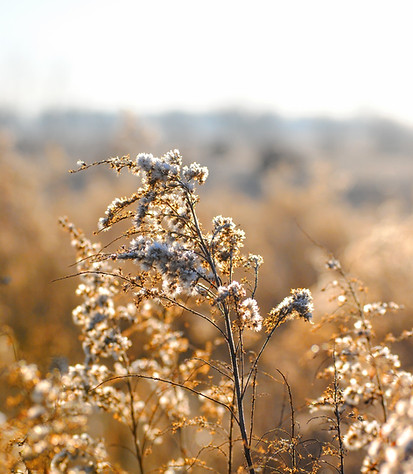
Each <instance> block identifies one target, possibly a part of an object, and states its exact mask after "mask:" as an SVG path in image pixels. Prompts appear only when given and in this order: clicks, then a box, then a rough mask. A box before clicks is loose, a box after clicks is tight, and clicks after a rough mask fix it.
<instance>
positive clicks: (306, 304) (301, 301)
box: [265, 288, 314, 331]
mask: <svg viewBox="0 0 413 474" xmlns="http://www.w3.org/2000/svg"><path fill="white" fill-rule="evenodd" d="M313 311H314V306H313V297H312V296H311V292H310V290H308V289H306V288H298V289H295V290H291V295H290V296H287V297H286V298H284V299H283V301H281V303H280V304H279V305H278V306H277V307H276V308H273V309H272V310H271V312H270V314H269V317H268V318H267V319H266V320H265V326H266V327H267V330H268V331H270V330H272V329H273V328H274V327H275V326H277V325H278V324H280V323H282V322H284V321H286V320H287V319H293V318H297V317H298V318H302V319H304V320H305V321H310V320H311V318H312V315H313Z"/></svg>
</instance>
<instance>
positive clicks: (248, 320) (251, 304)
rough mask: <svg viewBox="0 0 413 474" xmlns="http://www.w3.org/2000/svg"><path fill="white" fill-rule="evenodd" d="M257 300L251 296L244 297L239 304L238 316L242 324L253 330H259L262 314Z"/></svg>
mask: <svg viewBox="0 0 413 474" xmlns="http://www.w3.org/2000/svg"><path fill="white" fill-rule="evenodd" d="M259 311H260V310H259V308H258V304H257V302H256V301H255V300H254V299H252V298H247V299H245V300H244V301H243V302H242V303H241V304H240V306H239V316H240V319H241V322H242V324H243V325H245V326H246V327H247V328H249V329H253V330H254V331H261V328H262V316H261V315H260V312H259Z"/></svg>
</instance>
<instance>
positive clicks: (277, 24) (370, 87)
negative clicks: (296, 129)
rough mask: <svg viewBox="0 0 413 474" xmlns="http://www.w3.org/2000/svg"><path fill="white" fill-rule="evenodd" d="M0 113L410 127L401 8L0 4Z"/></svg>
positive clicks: (328, 0)
mask: <svg viewBox="0 0 413 474" xmlns="http://www.w3.org/2000/svg"><path fill="white" fill-rule="evenodd" d="M0 6H1V11H0V106H7V107H11V108H16V109H18V110H20V111H28V112H38V111H41V110H43V109H44V108H47V107H71V108H92V109H98V110H114V111H117V110H120V109H122V110H125V109H127V110H131V111H134V112H136V113H138V114H139V113H148V112H149V113H151V112H160V111H165V110H170V109H174V110H176V109H183V110H187V111H205V110H212V109H223V108H246V109H250V110H258V111H274V112H278V113H281V114H286V115H288V116H302V115H320V114H323V115H330V116H334V117H346V116H351V115H354V114H360V113H377V114H380V115H384V116H388V117H391V118H395V119H397V120H401V121H408V122H409V123H410V124H413V98H412V97H413V96H412V90H413V61H412V56H413V53H412V51H413V0H405V1H401V0H389V1H387V0H374V1H371V0H341V1H337V0H267V1H264V0H253V1H243V0H235V1H233V0H208V1H205V2H204V1H200V0H143V1H141V0H116V1H115V0H111V1H109V0H0Z"/></svg>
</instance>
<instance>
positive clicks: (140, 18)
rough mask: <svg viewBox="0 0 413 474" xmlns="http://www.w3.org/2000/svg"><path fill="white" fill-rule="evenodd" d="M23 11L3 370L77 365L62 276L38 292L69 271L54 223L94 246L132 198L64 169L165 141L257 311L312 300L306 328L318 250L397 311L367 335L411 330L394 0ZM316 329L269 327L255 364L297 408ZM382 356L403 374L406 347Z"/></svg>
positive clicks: (408, 170)
mask: <svg viewBox="0 0 413 474" xmlns="http://www.w3.org/2000/svg"><path fill="white" fill-rule="evenodd" d="M21 3H22V5H20V7H17V6H16V5H13V6H10V5H4V4H3V6H2V7H3V10H4V11H5V13H6V14H5V15H2V19H1V20H0V22H5V21H6V20H7V19H9V20H10V21H9V23H10V24H11V25H13V24H14V25H18V24H20V26H21V27H22V29H23V30H24V31H25V33H24V34H21V35H20V36H19V35H18V34H17V33H15V32H11V30H10V26H9V27H8V29H7V28H6V29H5V28H2V29H1V31H2V33H0V34H1V41H2V44H3V45H5V46H6V45H7V48H5V49H3V53H1V55H0V65H1V68H2V71H3V72H4V73H2V79H1V80H0V92H1V101H0V177H1V179H0V229H1V231H0V325H1V326H2V327H3V332H4V334H13V336H12V337H13V339H14V345H15V348H16V350H17V352H18V355H19V357H21V358H24V359H27V360H28V361H33V362H36V363H38V364H39V366H40V367H41V368H42V369H43V370H48V369H50V368H52V367H62V366H64V365H65V364H67V363H75V362H76V361H80V360H81V359H82V354H81V347H80V343H79V341H78V334H77V330H76V327H75V326H74V325H73V323H72V321H71V310H72V309H73V308H74V307H75V306H76V305H77V304H78V300H77V298H76V296H75V294H74V291H75V288H76V285H77V282H76V280H75V279H67V280H63V281H57V282H52V281H53V280H55V279H59V278H60V277H64V276H66V275H68V274H70V273H71V272H72V271H73V269H72V267H71V265H72V264H73V263H74V252H73V250H72V249H71V247H70V244H69V239H68V237H67V236H66V235H65V234H64V233H63V232H62V231H61V230H60V229H59V228H58V225H57V220H58V217H59V216H61V215H68V216H69V219H70V220H72V221H73V222H75V223H76V224H77V225H78V226H80V227H81V228H82V229H83V230H84V231H85V232H86V234H87V235H92V233H93V232H94V231H95V230H96V228H97V221H98V219H99V218H100V217H101V216H102V215H103V214H104V211H105V209H106V206H107V204H108V203H110V202H111V201H112V200H113V198H115V197H120V196H123V195H128V194H130V193H131V192H133V190H134V189H135V186H136V183H135V182H134V181H133V179H132V178H131V177H130V176H126V175H125V176H123V175H122V176H120V177H116V176H114V175H113V173H110V172H106V171H105V170H102V169H100V168H99V169H97V168H96V169H92V170H89V171H88V172H86V173H80V174H76V175H71V174H69V173H68V170H69V169H71V168H75V167H76V162H77V161H78V160H82V161H85V162H87V163H90V162H92V161H95V160H100V159H105V158H107V157H109V156H116V155H119V156H121V155H125V154H130V155H131V156H134V155H136V154H137V153H139V152H150V153H153V154H163V153H165V152H167V151H168V150H170V149H174V148H178V149H179V150H180V151H181V153H182V155H183V157H184V160H185V161H186V162H193V161H197V162H199V163H201V164H203V165H206V166H208V168H209V171H210V177H209V179H208V181H207V183H206V185H205V186H204V187H203V189H202V190H201V191H200V195H201V203H200V205H199V212H200V215H201V218H202V220H203V222H204V223H205V227H207V225H208V224H207V223H208V221H210V219H211V218H212V217H213V216H214V215H217V214H223V215H228V216H232V217H233V218H234V220H235V222H237V223H238V224H239V225H240V226H241V227H242V228H243V229H245V231H246V234H247V249H248V250H249V251H251V252H254V253H259V254H261V255H262V256H263V257H264V265H263V267H262V270H261V274H260V286H259V291H258V296H257V299H258V301H259V304H260V307H261V310H262V313H266V312H268V311H269V310H270V309H271V308H272V307H273V306H275V305H276V304H278V303H279V301H280V300H281V299H282V298H284V296H286V295H287V294H288V293H289V291H290V288H295V287H309V288H311V289H312V291H313V292H314V296H315V308H316V310H315V315H314V319H315V321H318V320H319V319H320V318H321V317H322V316H323V315H324V313H325V312H326V311H327V310H328V309H329V303H328V301H327V298H326V296H325V294H324V293H323V292H322V291H321V289H322V288H323V286H324V285H325V283H326V274H325V260H326V256H327V255H328V253H329V252H331V253H334V255H335V256H336V257H337V258H339V259H340V260H341V262H342V264H343V266H344V268H346V269H347V270H348V272H349V273H350V274H351V275H354V276H357V277H358V278H360V279H361V280H362V281H364V282H365V283H366V285H367V286H368V288H369V292H368V295H367V298H368V300H369V301H377V300H383V301H395V302H396V303H398V304H401V305H404V309H403V311H401V312H400V313H398V314H397V315H396V316H387V317H386V318H383V321H382V322H380V325H379V333H381V334H386V333H388V332H389V331H391V332H393V333H394V334H398V333H400V332H401V331H402V330H403V329H411V321H412V317H413V296H412V291H411V285H412V281H413V217H412V209H413V188H412V181H413V126H412V124H413V106H412V103H411V92H410V86H411V79H412V71H411V65H409V64H408V57H409V56H408V55H406V52H407V51H408V46H409V44H411V42H410V43H409V39H410V37H411V36H412V33H411V31H409V30H408V29H407V27H406V21H407V20H406V19H407V18H409V15H408V13H409V6H408V5H407V3H405V2H396V3H394V4H392V5H393V6H391V7H390V6H389V5H390V3H388V5H385V4H387V2H383V3H382V4H381V5H377V4H376V2H365V4H364V2H363V6H359V4H358V3H357V2H349V3H348V4H347V6H346V7H342V8H340V9H339V8H338V7H336V9H334V7H332V6H331V2H321V1H317V2H314V3H313V2H310V3H313V6H312V7H309V6H308V5H307V2H291V3H292V4H294V5H292V6H290V7H283V6H282V2H274V5H272V6H269V4H270V3H272V2H258V3H257V5H256V6H255V7H254V8H252V7H246V6H245V5H241V6H239V5H238V3H237V2H228V4H226V5H225V6H222V7H221V6H219V5H218V3H217V2H215V3H214V2H212V4H210V5H209V6H208V7H204V9H203V11H200V10H199V9H200V8H201V7H195V6H193V5H192V3H193V2H180V1H178V2H173V3H174V7H172V6H171V5H169V6H168V3H169V2H161V5H160V6H158V7H157V8H158V10H157V9H156V8H155V7H154V6H147V7H145V6H143V2H137V6H136V5H135V6H133V2H125V4H124V5H122V6H121V7H117V8H116V9H114V7H113V6H112V5H111V2H101V3H100V2H99V4H98V2H94V1H87V2H84V4H83V5H82V3H83V2H73V4H72V6H69V2H62V4H64V7H58V6H56V5H54V4H53V2H48V1H45V0H43V1H41V2H38V3H37V6H36V7H34V3H33V4H32V3H31V2H29V1H25V2H21ZM154 3H157V2H154ZM16 4H17V2H16ZM285 8H286V9H285ZM294 9H296V11H294ZM46 11H48V12H49V14H50V17H49V18H47V17H45V16H44V13H45V12H46ZM237 13H239V15H240V16H239V17H237ZM203 16H204V18H203ZM237 18H238V20H237ZM305 18H307V21H305ZM410 18H411V17H410ZM208 22H209V23H208ZM111 26H112V28H110V27H111ZM350 31H351V33H352V34H350ZM383 31H388V32H391V34H387V35H384V34H383ZM152 32H153V37H152V36H151V33H152ZM257 32H261V33H260V34H258V33H257ZM231 35H232V36H231ZM220 46H221V47H222V48H221V49H220ZM31 48H33V49H31ZM121 51H122V53H120V52H121ZM148 76H149V77H148ZM176 76H177V77H176ZM82 77H83V82H82ZM99 77H100V78H101V81H100V79H99ZM357 78H358V79H357ZM83 86H84V87H83ZM94 86H96V87H94ZM95 89H96V90H95ZM258 92H259V93H258ZM300 101H301V102H300ZM322 248H324V249H325V251H323V250H322ZM189 332H190V333H192V335H193V336H194V337H195V336H196V333H197V327H196V322H195V321H194V322H193V323H192V322H191V325H190V327H189ZM328 334H329V333H328V330H327V329H326V330H325V332H323V331H321V332H318V333H313V332H311V331H309V329H308V326H305V325H304V324H300V323H297V324H296V325H294V328H293V327H289V326H288V327H285V328H282V330H281V331H280V333H279V335H278V336H277V338H276V340H275V341H274V347H273V348H272V351H270V352H269V353H268V354H267V356H266V359H265V360H264V364H266V367H272V368H273V369H274V368H278V369H280V370H281V371H282V372H283V373H285V374H286V375H287V376H288V379H289V381H290V383H291V386H292V389H293V391H294V393H297V399H298V402H297V403H301V404H302V403H304V401H305V399H307V398H310V397H311V396H313V395H314V393H315V392H317V390H318V389H317V388H314V384H316V380H315V373H316V370H317V367H318V365H319V362H320V361H312V354H313V353H314V352H315V349H314V348H317V347H318V344H322V341H323V338H324V340H325V339H326V338H328ZM320 347H321V346H320ZM311 348H313V351H311ZM396 348H397V351H398V352H399V353H400V355H401V359H402V362H403V363H404V364H405V367H406V369H410V370H411V368H412V365H413V358H412V355H411V344H410V342H403V343H399V344H397V345H396ZM0 355H1V361H2V364H3V366H4V365H7V364H8V363H9V362H11V361H12V360H13V358H14V354H13V351H12V350H11V348H10V338H9V337H6V336H4V337H2V338H0ZM309 367H310V369H309ZM282 391H283V388H282V386H281V387H280V388H279V392H280V400H281V398H282ZM298 394H299V395H298ZM279 410H280V407H279V406H277V407H274V408H273V411H274V416H276V414H278V415H279ZM278 415H277V416H278Z"/></svg>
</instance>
